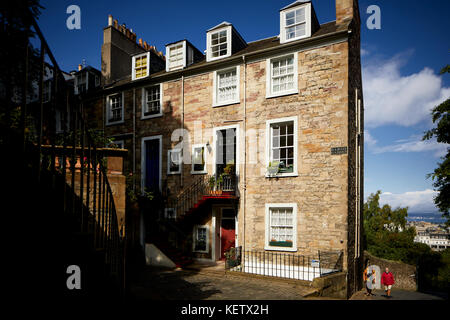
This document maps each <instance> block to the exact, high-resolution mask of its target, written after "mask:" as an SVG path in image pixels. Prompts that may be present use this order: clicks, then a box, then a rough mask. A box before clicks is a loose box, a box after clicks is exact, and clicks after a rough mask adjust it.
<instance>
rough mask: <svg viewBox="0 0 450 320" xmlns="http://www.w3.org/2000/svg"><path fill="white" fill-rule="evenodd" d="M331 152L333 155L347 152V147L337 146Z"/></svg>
mask: <svg viewBox="0 0 450 320" xmlns="http://www.w3.org/2000/svg"><path fill="white" fill-rule="evenodd" d="M331 154H332V155H336V154H347V147H336V148H331Z"/></svg>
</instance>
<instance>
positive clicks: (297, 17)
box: [284, 7, 306, 40]
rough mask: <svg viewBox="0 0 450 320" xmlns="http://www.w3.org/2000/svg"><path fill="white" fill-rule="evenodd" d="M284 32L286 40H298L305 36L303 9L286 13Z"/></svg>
mask: <svg viewBox="0 0 450 320" xmlns="http://www.w3.org/2000/svg"><path fill="white" fill-rule="evenodd" d="M284 30H285V32H286V40H291V39H298V38H301V37H304V36H305V34H306V16H305V7H303V8H298V9H295V10H291V11H288V12H286V15H285V27H284Z"/></svg>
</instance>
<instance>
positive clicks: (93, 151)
mask: <svg viewBox="0 0 450 320" xmlns="http://www.w3.org/2000/svg"><path fill="white" fill-rule="evenodd" d="M32 27H33V28H34V30H35V31H36V35H37V38H38V40H39V41H40V52H41V55H40V61H39V70H40V71H39V74H38V78H39V84H38V87H39V89H38V90H39V99H38V102H37V103H36V102H33V101H29V99H27V98H28V97H27V92H26V90H23V98H22V99H23V102H24V103H23V106H22V108H21V113H22V114H21V118H22V119H27V118H30V117H31V118H33V119H34V122H33V123H34V125H32V127H33V128H32V129H33V130H29V129H30V128H29V127H28V126H29V125H30V124H29V123H27V122H26V121H25V120H22V121H21V131H22V132H23V142H24V151H27V150H26V149H27V148H29V149H33V150H30V151H35V154H36V156H35V157H34V158H33V159H30V161H31V162H33V168H35V170H36V171H35V173H36V178H37V180H38V181H41V180H42V178H43V175H50V176H53V177H55V178H58V177H59V178H60V179H59V181H62V182H63V183H62V185H59V186H56V185H55V183H56V182H55V181H58V179H51V180H50V181H52V183H53V187H54V188H59V187H62V188H63V189H64V190H63V196H64V201H63V203H64V204H63V205H64V210H63V212H64V217H65V218H67V219H68V220H69V221H71V222H72V224H75V228H74V226H73V225H72V228H73V229H72V230H74V231H76V232H81V233H89V234H92V235H93V236H94V241H93V246H94V248H95V249H102V250H104V252H105V253H106V254H105V264H106V265H107V266H108V267H109V269H108V272H109V274H110V275H114V276H116V277H117V278H118V279H119V281H120V287H121V289H124V287H125V276H124V259H125V255H124V247H125V246H124V237H125V235H124V230H123V228H120V227H119V221H118V218H117V212H116V207H115V204H114V197H113V192H112V190H111V186H110V184H109V181H108V176H107V169H106V166H105V158H104V154H103V152H102V151H100V150H99V149H98V147H100V146H99V145H96V143H95V141H94V139H93V138H92V136H91V133H90V130H89V128H88V126H87V125H86V123H85V121H84V119H83V114H82V102H81V100H80V99H77V97H76V96H74V94H73V88H71V87H70V86H68V85H67V83H66V80H65V78H64V75H63V73H62V72H61V70H60V69H59V67H58V64H57V62H56V59H55V58H54V56H53V54H52V52H51V50H50V48H49V46H48V44H47V42H46V40H45V38H44V36H43V34H42V32H41V30H40V28H39V26H38V24H37V22H36V20H35V19H34V18H33V17H32ZM26 48H27V49H26V50H27V51H28V50H29V49H28V48H29V39H28V44H27V46H26ZM46 55H47V56H48V57H49V59H50V61H51V62H52V64H53V65H49V64H48V63H46V62H45V56H46ZM28 64H29V61H28V55H27V61H26V65H27V67H28ZM46 68H51V69H53V78H52V79H51V81H52V86H51V99H50V102H48V103H47V102H46V103H44V99H43V87H44V86H43V83H44V82H43V81H44V80H43V74H44V71H45V69H46ZM26 81H28V78H27V79H26V80H25V88H26V87H27V86H28V83H27V82H26ZM27 105H31V107H34V109H35V110H36V111H37V112H36V111H35V110H33V111H34V113H32V112H30V110H31V107H30V108H28V107H27ZM56 110H58V111H59V113H60V115H61V118H60V119H56V114H57V113H56ZM36 113H37V115H36ZM58 121H59V122H60V124H61V128H62V132H58V131H57V122H58ZM26 132H35V133H36V134H26ZM61 227H63V226H61Z"/></svg>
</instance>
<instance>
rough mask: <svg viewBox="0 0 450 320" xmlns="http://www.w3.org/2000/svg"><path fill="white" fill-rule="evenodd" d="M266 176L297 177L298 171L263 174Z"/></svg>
mask: <svg viewBox="0 0 450 320" xmlns="http://www.w3.org/2000/svg"><path fill="white" fill-rule="evenodd" d="M265 177H266V178H285V177H298V173H296V172H292V173H277V174H273V175H271V174H268V173H266V175H265Z"/></svg>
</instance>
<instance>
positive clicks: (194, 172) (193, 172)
mask: <svg viewBox="0 0 450 320" xmlns="http://www.w3.org/2000/svg"><path fill="white" fill-rule="evenodd" d="M207 173H208V171H192V170H191V174H207Z"/></svg>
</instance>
